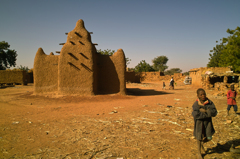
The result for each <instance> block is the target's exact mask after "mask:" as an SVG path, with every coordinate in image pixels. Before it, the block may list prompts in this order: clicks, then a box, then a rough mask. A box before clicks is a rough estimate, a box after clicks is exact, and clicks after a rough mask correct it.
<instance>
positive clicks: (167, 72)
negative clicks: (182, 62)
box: [164, 68, 182, 75]
mask: <svg viewBox="0 0 240 159" xmlns="http://www.w3.org/2000/svg"><path fill="white" fill-rule="evenodd" d="M181 72H182V70H181V69H180V68H171V69H170V70H167V71H165V72H164V74H165V75H173V74H174V73H181Z"/></svg>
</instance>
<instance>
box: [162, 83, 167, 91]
mask: <svg viewBox="0 0 240 159" xmlns="http://www.w3.org/2000/svg"><path fill="white" fill-rule="evenodd" d="M162 85H163V86H162V90H164V89H166V88H165V87H166V85H165V82H163V84H162Z"/></svg>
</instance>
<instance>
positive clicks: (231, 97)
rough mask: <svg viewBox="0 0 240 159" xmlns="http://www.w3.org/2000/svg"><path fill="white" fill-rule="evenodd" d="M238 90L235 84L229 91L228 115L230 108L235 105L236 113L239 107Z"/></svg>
mask: <svg viewBox="0 0 240 159" xmlns="http://www.w3.org/2000/svg"><path fill="white" fill-rule="evenodd" d="M236 96H237V92H236V91H235V90H234V85H231V89H230V90H229V91H228V92H227V104H228V107H227V115H229V110H230V108H231V107H232V106H233V108H234V111H235V113H237V110H238V107H237V103H236Z"/></svg>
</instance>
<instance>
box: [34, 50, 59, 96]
mask: <svg viewBox="0 0 240 159" xmlns="http://www.w3.org/2000/svg"><path fill="white" fill-rule="evenodd" d="M58 57H59V56H57V55H52V54H50V55H46V54H45V53H44V51H43V49H42V48H39V49H38V51H37V53H36V56H35V59H34V69H33V72H34V92H36V93H48V92H56V91H58Z"/></svg>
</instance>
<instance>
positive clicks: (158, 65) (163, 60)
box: [152, 56, 168, 72]
mask: <svg viewBox="0 0 240 159" xmlns="http://www.w3.org/2000/svg"><path fill="white" fill-rule="evenodd" d="M152 62H153V68H154V69H155V70H156V71H162V72H163V71H164V70H166V69H167V68H168V66H167V65H166V64H167V62H168V58H167V57H166V56H158V57H155V58H154V59H153V60H152Z"/></svg>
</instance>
